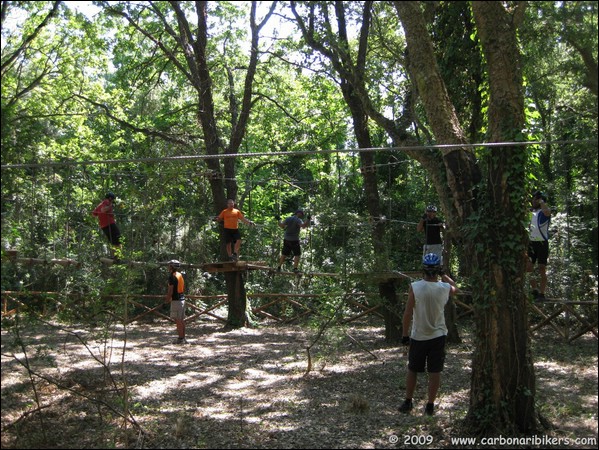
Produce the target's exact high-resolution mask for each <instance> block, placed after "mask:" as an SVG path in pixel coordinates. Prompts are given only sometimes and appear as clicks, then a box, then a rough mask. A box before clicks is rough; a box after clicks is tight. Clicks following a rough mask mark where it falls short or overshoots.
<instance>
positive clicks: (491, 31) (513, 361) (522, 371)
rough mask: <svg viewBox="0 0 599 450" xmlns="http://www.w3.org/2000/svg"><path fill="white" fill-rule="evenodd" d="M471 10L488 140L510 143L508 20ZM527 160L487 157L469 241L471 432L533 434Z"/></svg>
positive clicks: (512, 73)
mask: <svg viewBox="0 0 599 450" xmlns="http://www.w3.org/2000/svg"><path fill="white" fill-rule="evenodd" d="M472 9H473V13H474V18H475V21H476V24H477V29H478V34H479V37H480V40H481V44H482V47H483V51H484V54H485V57H486V60H487V65H488V74H489V85H490V92H491V99H490V104H489V130H490V135H491V136H490V138H491V140H492V141H493V142H510V141H516V140H518V139H519V137H520V136H521V132H522V130H523V128H524V124H525V121H524V100H523V99H524V96H523V92H522V74H521V68H520V65H519V61H520V53H519V50H518V45H517V40H516V29H515V26H514V22H515V21H514V20H513V17H512V15H511V14H510V13H508V11H506V9H505V7H504V6H503V4H502V3H500V2H473V3H472ZM526 158H527V155H526V148H525V147H509V146H506V147H500V148H495V149H493V150H492V151H491V152H490V153H489V154H488V156H487V157H486V160H487V161H488V167H489V170H488V178H487V188H486V192H485V201H484V202H483V203H482V205H483V207H481V211H479V217H481V218H482V220H481V222H482V223H479V224H477V227H478V228H477V231H476V233H475V236H474V242H475V243H476V245H475V256H474V257H475V260H476V262H477V266H478V267H479V269H478V270H477V271H476V272H475V273H474V277H473V278H474V280H473V285H474V286H481V287H482V289H480V290H474V292H473V301H474V306H475V321H476V324H477V329H476V334H477V339H476V340H475V342H476V350H475V353H474V361H473V364H472V384H471V392H470V409H469V411H468V416H467V418H466V420H467V423H468V425H469V426H470V427H471V428H472V429H473V431H474V432H475V433H477V434H483V433H484V434H492V433H497V434H507V433H516V432H519V433H532V432H535V431H537V429H538V422H537V417H536V413H535V376H534V367H533V364H532V357H531V354H530V347H529V337H528V302H527V298H526V295H525V293H524V274H525V259H524V258H523V254H524V252H525V250H526V244H527V235H526V231H525V229H524V227H523V225H522V224H523V223H525V199H526V196H525V189H524V186H525V164H526ZM491 230H492V232H490V231H491Z"/></svg>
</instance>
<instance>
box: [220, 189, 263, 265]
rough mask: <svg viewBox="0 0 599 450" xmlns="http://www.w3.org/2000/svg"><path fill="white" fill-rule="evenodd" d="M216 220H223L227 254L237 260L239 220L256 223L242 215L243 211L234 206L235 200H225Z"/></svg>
mask: <svg viewBox="0 0 599 450" xmlns="http://www.w3.org/2000/svg"><path fill="white" fill-rule="evenodd" d="M216 220H217V221H218V222H224V227H225V230H224V232H225V242H226V244H227V255H228V257H229V259H230V260H231V261H237V260H238V258H239V250H240V248H241V234H240V233H239V221H240V220H241V221H242V222H243V223H245V224H247V225H252V226H255V225H256V224H255V223H254V222H252V221H251V220H248V219H246V218H245V217H244V215H243V213H242V212H241V211H239V210H238V209H236V208H235V200H232V199H229V200H227V208H226V209H223V210H222V211H221V213H220V214H219V215H218V216H217V217H216Z"/></svg>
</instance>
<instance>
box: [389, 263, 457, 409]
mask: <svg viewBox="0 0 599 450" xmlns="http://www.w3.org/2000/svg"><path fill="white" fill-rule="evenodd" d="M422 270H423V273H424V278H423V279H422V280H419V281H416V282H414V283H412V284H411V285H410V290H409V293H408V302H407V303H406V309H405V312H404V315H403V324H402V326H403V337H402V344H404V345H409V346H410V349H409V352H408V374H407V376H406V397H405V400H404V402H403V403H402V404H401V406H400V407H399V411H400V412H402V413H409V412H410V411H411V410H412V408H413V400H412V399H413V395H414V391H415V390H416V383H417V381H418V372H424V370H425V367H426V370H427V372H428V402H427V404H426V407H425V409H424V412H425V414H427V415H431V416H432V415H433V414H434V411H435V399H436V398H437V392H438V391H439V386H440V385H441V372H442V371H443V365H444V362H445V340H446V337H447V326H446V325H445V304H446V303H447V302H448V301H449V297H450V296H451V295H454V294H455V293H456V292H457V291H458V288H457V287H456V284H455V282H454V281H453V280H452V279H451V278H450V277H449V276H448V275H445V274H443V268H442V267H441V261H440V260H439V257H438V256H437V255H435V254H434V253H429V254H427V255H425V256H424V258H423V260H422ZM439 276H441V281H439ZM410 323H411V324H412V329H411V333H410V334H409V335H408V331H409V330H410Z"/></svg>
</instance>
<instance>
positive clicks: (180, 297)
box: [165, 259, 187, 344]
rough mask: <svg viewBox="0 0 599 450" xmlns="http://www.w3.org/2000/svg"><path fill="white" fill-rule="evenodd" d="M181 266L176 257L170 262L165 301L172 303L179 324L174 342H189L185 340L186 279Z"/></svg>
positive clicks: (172, 317)
mask: <svg viewBox="0 0 599 450" xmlns="http://www.w3.org/2000/svg"><path fill="white" fill-rule="evenodd" d="M180 267H181V263H180V262H179V261H177V260H176V259H172V260H170V261H169V262H168V271H169V277H168V291H167V293H166V298H165V303H170V305H171V319H174V320H175V324H176V325H177V335H178V338H177V340H176V341H175V342H174V344H187V341H186V340H185V294H184V291H185V281H184V280H183V275H182V274H181V272H179V268H180Z"/></svg>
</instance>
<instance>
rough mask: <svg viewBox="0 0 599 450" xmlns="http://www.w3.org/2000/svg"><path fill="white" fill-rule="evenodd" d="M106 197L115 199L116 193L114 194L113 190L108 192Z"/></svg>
mask: <svg viewBox="0 0 599 450" xmlns="http://www.w3.org/2000/svg"><path fill="white" fill-rule="evenodd" d="M104 198H111V199H112V200H114V199H115V198H116V195H114V194H113V193H112V192H107V193H106V197H104Z"/></svg>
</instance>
